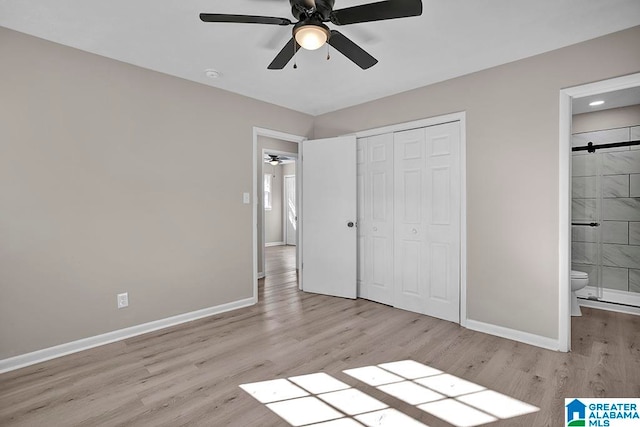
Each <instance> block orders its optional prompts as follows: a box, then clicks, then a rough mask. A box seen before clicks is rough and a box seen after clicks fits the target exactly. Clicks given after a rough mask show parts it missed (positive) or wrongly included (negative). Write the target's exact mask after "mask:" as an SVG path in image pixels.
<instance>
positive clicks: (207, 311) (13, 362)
mask: <svg viewBox="0 0 640 427" xmlns="http://www.w3.org/2000/svg"><path fill="white" fill-rule="evenodd" d="M256 300H257V299H256V298H255V297H250V298H245V299H242V300H238V301H233V302H229V303H226V304H221V305H217V306H215V307H208V308H203V309H202V310H196V311H192V312H190V313H184V314H178V315H176V316H171V317H167V318H165V319H160V320H154V321H153V322H148V323H143V324H141V325H136V326H131V327H129V328H124V329H119V330H117V331H112V332H107V333H106V334H100V335H96V336H93V337H89V338H83V339H80V340H77V341H71V342H68V343H65V344H60V345H56V346H54V347H49V348H45V349H42V350H37V351H34V352H31V353H26V354H21V355H19V356H14V357H10V358H8V359H3V360H0V374H2V373H4V372H9V371H13V370H15V369H19V368H24V367H25V366H29V365H34V364H36V363H40V362H45V361H47V360H51V359H55V358H57V357H61V356H66V355H68V354H72V353H77V352H79V351H83V350H88V349H90V348H94V347H98V346H101V345H105V344H110V343H112V342H116V341H121V340H123V339H126V338H131V337H135V336H137V335H142V334H146V333H148V332H153V331H157V330H158V329H163V328H168V327H170V326H175V325H179V324H181V323H186V322H191V321H192V320H197V319H201V318H203V317H208V316H213V315H214V314H220V313H224V312H226V311H231V310H236V309H239V308H243V307H248V306H251V305H253V304H255V303H256V302H257V301H256Z"/></svg>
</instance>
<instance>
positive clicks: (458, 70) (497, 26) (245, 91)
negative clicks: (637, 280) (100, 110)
mask: <svg viewBox="0 0 640 427" xmlns="http://www.w3.org/2000/svg"><path fill="white" fill-rule="evenodd" d="M374 1H375V0H374ZM370 2H371V1H369V0H336V5H335V9H341V8H344V7H349V6H354V5H359V4H365V3H370ZM423 5H424V12H423V14H422V16H420V17H414V18H405V19H397V20H391V21H379V22H372V23H364V24H355V25H349V26H342V27H336V26H334V25H331V24H330V25H329V26H330V27H331V28H334V29H339V30H340V31H341V32H342V33H343V34H345V35H346V36H347V37H349V38H351V39H352V40H353V41H354V42H356V43H358V44H359V45H360V46H361V47H362V48H364V49H365V50H367V51H368V52H369V53H370V54H371V55H373V56H374V57H376V58H377V59H378V60H379V63H378V64H377V65H375V66H374V67H372V68H371V69H369V70H366V71H363V70H361V69H360V68H358V67H357V66H356V65H355V64H353V63H351V62H350V61H349V60H347V59H346V58H344V57H343V56H342V55H341V54H340V53H338V52H335V51H333V49H332V52H331V60H330V61H326V60H325V56H326V51H325V48H324V47H323V48H321V49H320V50H319V51H303V50H301V51H300V52H299V53H298V55H296V58H297V64H298V69H295V70H294V69H293V68H292V67H291V64H289V66H287V67H286V68H285V69H284V70H281V71H274V70H267V65H268V64H269V63H270V62H271V60H272V59H273V58H274V57H275V55H276V54H277V53H278V52H279V51H280V49H281V48H282V46H284V44H285V43H286V42H287V41H288V40H289V39H290V37H291V27H280V26H275V25H255V24H227V23H217V24H214V23H203V22H201V21H200V19H199V18H198V14H199V13H200V12H208V13H232V14H249V15H265V16H277V17H285V18H289V19H291V20H294V19H293V17H292V16H291V12H290V9H291V8H290V6H289V3H288V1H287V0H191V1H182V0H136V1H131V0H109V1H105V0H102V1H98V0H55V1H52V0H0V26H4V27H7V28H10V29H13V30H17V31H21V32H24V33H27V34H31V35H34V36H37V37H41V38H44V39H47V40H51V41H54V42H57V43H61V44H64V45H68V46H72V47H75V48H78V49H82V50H85V51H88V52H92V53H96V54H99V55H103V56H106V57H109V58H113V59H117V60H120V61H124V62H127V63H130V64H134V65H138V66H141V67H144V68H148V69H151V70H156V71H160V72H163V73H166V74H170V75H174V76H178V77H181V78H184V79H188V80H192V81H196V82H199V83H202V84H206V85H211V86H215V87H218V88H222V89H226V90H229V91H232V92H236V93H239V94H242V95H246V96H249V97H252V98H256V99H260V100H263V101H267V102H270V103H273V104H277V105H281V106H284V107H287V108H291V109H293V110H297V111H301V112H304V113H308V114H312V115H318V114H322V113H325V112H329V111H334V110H338V109H341V108H344V107H348V106H351V105H356V104H360V103H362V102H366V101H370V100H373V99H377V98H381V97H384V96H388V95H392V94H395V93H398V92H402V91H406V90H410V89H414V88H416V87H420V86H425V85H428V84H431V83H435V82H438V81H443V80H446V79H449V78H452V77H456V76H460V75H464V74H468V73H471V72H474V71H478V70H482V69H485V68H489V67H492V66H496V65H499V64H504V63H507V62H511V61H515V60H518V59H521V58H525V57H529V56H532V55H536V54H539V53H543V52H546V51H550V50H554V49H557V48H559V47H563V46H568V45H571V44H574V43H578V42H581V41H584V40H588V39H591V38H595V37H599V36H601V35H605V34H608V33H612V32H615V31H619V30H622V29H625V28H630V27H633V26H636V25H640V1H639V0H606V1H605V0H423ZM630 54H637V52H636V53H631V52H630ZM3 60H6V58H3ZM210 68H213V69H216V70H218V71H219V72H221V73H222V77H220V78H218V79H215V80H213V79H209V78H207V77H206V76H205V70H206V69H210Z"/></svg>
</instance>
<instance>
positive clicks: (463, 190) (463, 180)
mask: <svg viewBox="0 0 640 427" xmlns="http://www.w3.org/2000/svg"><path fill="white" fill-rule="evenodd" d="M451 122H460V325H461V326H464V327H467V322H468V320H467V114H466V112H464V111H460V112H457V113H451V114H446V115H444V116H436V117H429V118H426V119H420V120H414V121H411V122H405V123H400V124H395V125H389V126H384V127H380V128H374V129H368V130H364V131H359V132H355V133H354V135H355V136H356V138H367V137H370V136H375V135H382V134H385V133H392V132H401V131H405V130H410V129H419V128H423V127H429V126H435V125H441V124H444V123H451Z"/></svg>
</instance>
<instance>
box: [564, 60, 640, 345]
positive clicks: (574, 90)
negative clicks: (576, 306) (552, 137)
mask: <svg viewBox="0 0 640 427" xmlns="http://www.w3.org/2000/svg"><path fill="white" fill-rule="evenodd" d="M636 86H640V73H635V74H629V75H627V76H622V77H616V78H613V79H608V80H603V81H600V82H595V83H588V84H584V85H580V86H575V87H571V88H566V89H562V90H560V113H559V114H560V117H559V124H560V126H559V128H560V135H559V179H558V181H559V183H558V186H559V191H558V197H559V200H558V206H559V208H558V209H559V221H558V222H559V230H558V232H559V239H558V262H559V268H558V280H559V283H558V302H559V321H558V342H559V344H560V345H559V350H560V351H569V350H571V309H570V303H571V299H570V298H569V296H570V292H571V290H570V280H571V279H570V271H571V244H570V242H571V239H570V233H571V227H570V224H571V222H570V220H571V204H570V203H569V200H570V191H571V120H572V116H571V101H572V99H573V98H583V97H585V96H591V95H597V94H600V93H605V92H612V91H615V90H621V89H628V88H631V87H636Z"/></svg>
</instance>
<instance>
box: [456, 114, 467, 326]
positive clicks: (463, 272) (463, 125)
mask: <svg viewBox="0 0 640 427" xmlns="http://www.w3.org/2000/svg"><path fill="white" fill-rule="evenodd" d="M458 115H459V116H460V119H459V120H460V325H461V326H463V327H465V328H466V327H467V114H466V113H465V112H464V111H463V112H461V113H458Z"/></svg>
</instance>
